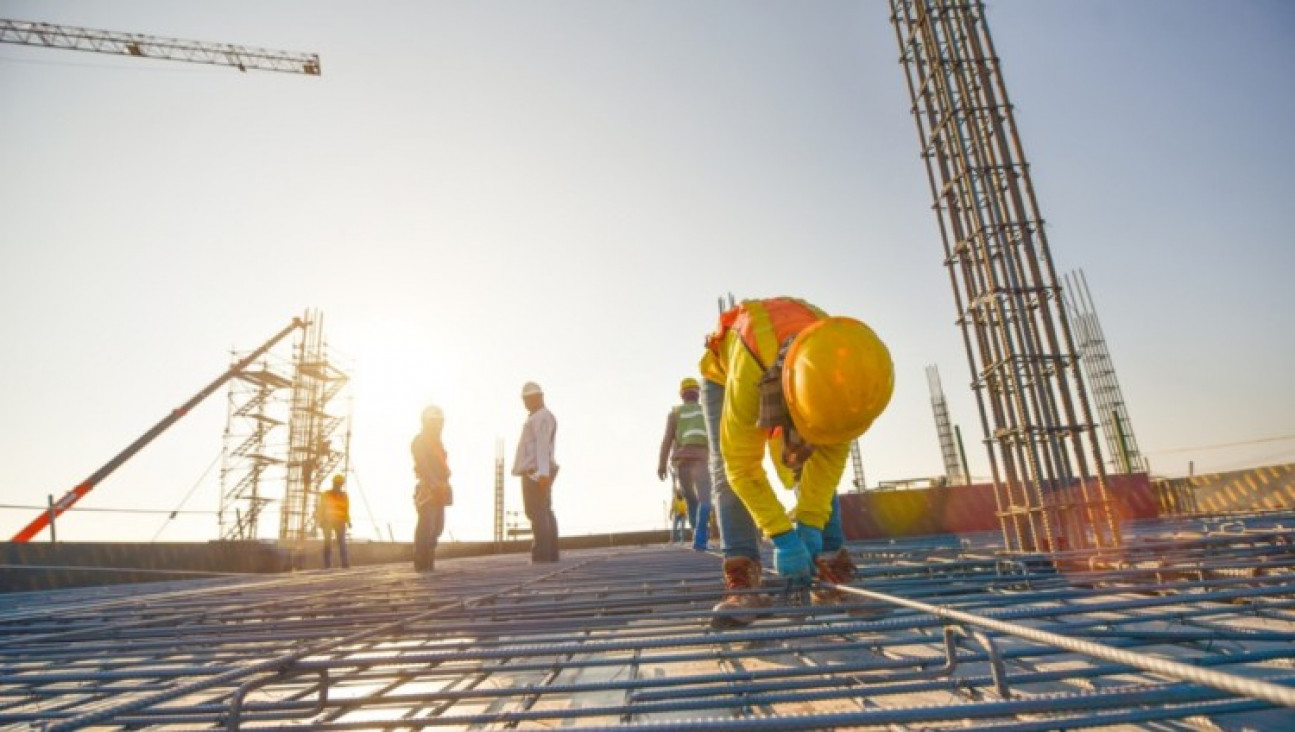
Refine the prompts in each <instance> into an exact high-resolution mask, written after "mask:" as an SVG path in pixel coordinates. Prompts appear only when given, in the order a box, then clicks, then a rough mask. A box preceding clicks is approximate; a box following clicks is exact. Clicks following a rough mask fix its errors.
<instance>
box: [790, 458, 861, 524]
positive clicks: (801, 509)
mask: <svg viewBox="0 0 1295 732" xmlns="http://www.w3.org/2000/svg"><path fill="white" fill-rule="evenodd" d="M849 457H850V443H848V442H843V443H841V444H839V445H816V446H815V447H814V452H813V453H812V454H810V456H809V459H808V460H806V461H805V466H804V467H803V468H802V469H801V472H800V492H799V497H798V498H797V500H796V520H797V521H800V522H801V523H804V524H809V525H810V526H813V527H814V528H816V529H821V528H823V527H824V526H826V525H827V519H828V517H829V516H831V515H832V496H833V495H835V494H836V486H837V485H838V484H839V483H840V482H841V476H842V475H844V474H845V462H846V460H847V459H849Z"/></svg>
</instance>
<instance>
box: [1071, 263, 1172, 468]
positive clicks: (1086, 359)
mask: <svg viewBox="0 0 1295 732" xmlns="http://www.w3.org/2000/svg"><path fill="white" fill-rule="evenodd" d="M1063 279H1064V280H1065V283H1066V289H1065V292H1066V304H1067V305H1068V306H1069V312H1070V313H1071V314H1072V315H1073V316H1074V323H1075V336H1076V337H1077V339H1078V342H1079V343H1078V345H1079V353H1080V355H1081V356H1082V357H1083V358H1082V359H1081V363H1083V366H1084V376H1085V377H1087V379H1088V383H1089V384H1091V385H1092V390H1093V404H1094V406H1095V407H1096V409H1097V413H1098V414H1099V415H1101V425H1102V434H1104V435H1105V436H1106V449H1107V451H1108V453H1109V457H1108V458H1107V459H1108V460H1109V461H1110V464H1111V466H1112V467H1113V468H1114V469H1115V470H1117V471H1119V472H1124V473H1132V472H1138V471H1142V472H1149V470H1150V467H1151V466H1150V465H1149V464H1148V463H1147V459H1146V457H1145V456H1143V455H1142V452H1141V451H1140V450H1138V441H1137V439H1136V438H1135V437H1134V436H1133V428H1132V427H1131V426H1130V423H1129V411H1128V407H1127V406H1126V405H1125V402H1124V391H1123V390H1122V389H1120V381H1119V379H1118V378H1116V376H1115V364H1114V362H1113V361H1112V360H1111V351H1110V349H1109V348H1108V347H1107V345H1106V335H1105V334H1104V333H1103V332H1102V323H1101V321H1100V320H1098V318H1097V309H1096V308H1095V307H1094V305H1093V295H1092V293H1091V292H1090V291H1089V289H1088V278H1087V277H1086V276H1084V271H1083V270H1082V269H1080V270H1075V271H1074V272H1071V273H1070V274H1069V275H1067V276H1065V277H1064V278H1063Z"/></svg>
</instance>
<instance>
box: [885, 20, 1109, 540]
mask: <svg viewBox="0 0 1295 732" xmlns="http://www.w3.org/2000/svg"><path fill="white" fill-rule="evenodd" d="M890 5H891V21H892V23H893V24H894V27H895V36H896V40H897V41H898V43H899V49H900V61H901V63H902V65H903V67H904V71H905V78H906V80H907V83H908V90H909V96H910V98H911V99H912V103H913V107H912V110H911V111H912V114H913V118H914V120H915V121H916V123H917V130H918V139H919V141H920V144H921V151H922V157H923V159H924V160H925V162H926V168H927V179H928V182H929V184H930V188H931V194H932V197H933V199H934V208H935V210H936V212H937V216H938V219H939V222H940V236H941V239H942V241H943V246H944V256H945V265H946V267H947V269H948V271H949V280H950V284H951V285H952V288H953V293H954V300H955V305H956V307H957V311H958V323H959V326H960V328H961V331H962V337H963V344H964V346H965V348H966V351H967V360H968V363H969V365H970V370H971V377H972V380H973V384H972V385H973V387H974V388H975V392H976V400H977V406H978V408H979V411H980V421H981V429H982V431H983V434H984V435H985V439H986V443H987V445H988V447H989V458H990V469H991V472H992V476H993V480H994V490H995V498H996V500H997V501H998V513H999V517H1000V520H1001V521H1002V527H1003V537H1004V541H1005V542H1006V543H1007V548H1008V549H1009V550H1011V551H1021V552H1034V551H1044V552H1054V551H1068V550H1074V549H1089V548H1114V547H1118V546H1119V544H1120V535H1119V529H1118V526H1117V524H1116V522H1115V517H1114V513H1113V511H1112V508H1111V505H1110V500H1109V497H1108V496H1107V490H1106V476H1105V473H1104V469H1103V466H1102V458H1101V450H1100V446H1099V443H1098V440H1097V435H1096V431H1095V429H1094V425H1093V419H1092V416H1091V413H1090V410H1089V406H1088V398H1087V395H1086V393H1085V391H1084V384H1083V380H1082V378H1081V375H1080V372H1079V367H1078V360H1077V358H1076V355H1075V346H1074V341H1073V338H1072V335H1071V332H1070V325H1069V322H1068V320H1067V318H1066V313H1065V310H1064V308H1062V307H1061V306H1060V303H1059V302H1058V293H1059V292H1060V286H1059V285H1058V284H1057V277H1056V272H1055V270H1054V267H1053V264H1052V255H1051V253H1050V251H1049V248H1048V241H1047V236H1046V234H1045V232H1044V230H1043V219H1042V217H1041V216H1040V215H1039V207H1038V203H1037V201H1036V199H1035V196H1034V189H1033V185H1032V183H1031V181H1030V176H1029V166H1028V164H1027V163H1026V161H1025V153H1024V151H1023V149H1022V147H1021V141H1020V137H1019V135H1018V134H1017V130H1016V122H1015V120H1014V118H1013V114H1012V105H1011V103H1010V102H1009V101H1008V97H1007V88H1006V86H1005V85H1004V82H1003V77H1002V74H1001V72H1000V69H999V63H998V57H997V54H996V53H995V51H994V46H993V41H992V39H991V38H990V35H989V29H988V26H987V25H986V23H985V17H984V6H983V4H982V3H980V2H970V1H968V0H891V3H890Z"/></svg>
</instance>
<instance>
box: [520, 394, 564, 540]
mask: <svg viewBox="0 0 1295 732" xmlns="http://www.w3.org/2000/svg"><path fill="white" fill-rule="evenodd" d="M522 403H523V404H524V405H526V411H527V412H528V413H529V416H527V417H526V422H525V423H524V424H523V425H522V436H521V439H519V440H518V441H517V456H516V457H515V458H513V475H517V476H521V479H522V506H523V507H524V508H525V509H526V518H527V519H529V520H530V522H531V536H532V537H534V538H533V539H532V543H531V563H532V564H538V563H541V562H556V561H558V517H557V515H556V514H554V513H553V481H554V479H555V478H557V475H558V464H557V462H556V461H555V460H554V453H553V448H554V441H555V439H556V437H557V432H558V421H557V418H556V417H554V416H553V413H552V412H550V411H549V410H548V407H546V406H544V391H543V390H542V389H540V385H539V384H536V383H535V382H533V381H528V382H526V383H525V384H523V385H522Z"/></svg>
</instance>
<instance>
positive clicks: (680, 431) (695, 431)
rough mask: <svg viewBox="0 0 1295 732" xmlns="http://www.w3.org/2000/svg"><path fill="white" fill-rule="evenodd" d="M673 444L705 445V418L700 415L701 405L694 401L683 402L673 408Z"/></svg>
mask: <svg viewBox="0 0 1295 732" xmlns="http://www.w3.org/2000/svg"><path fill="white" fill-rule="evenodd" d="M674 413H675V423H674V444H675V445H679V446H683V445H699V446H702V447H705V446H706V443H707V439H706V419H705V417H703V416H702V413H701V405H700V404H698V403H696V402H684V403H683V404H680V405H679V406H677V407H675V408H674Z"/></svg>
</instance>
